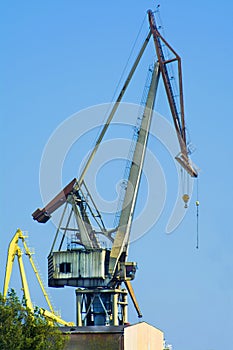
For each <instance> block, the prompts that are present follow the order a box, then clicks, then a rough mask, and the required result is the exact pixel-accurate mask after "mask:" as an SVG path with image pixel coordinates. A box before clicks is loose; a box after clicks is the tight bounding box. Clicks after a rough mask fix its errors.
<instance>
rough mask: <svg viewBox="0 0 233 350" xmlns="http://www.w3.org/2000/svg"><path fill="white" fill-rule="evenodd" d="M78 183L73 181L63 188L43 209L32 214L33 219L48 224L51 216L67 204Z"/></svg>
mask: <svg viewBox="0 0 233 350" xmlns="http://www.w3.org/2000/svg"><path fill="white" fill-rule="evenodd" d="M75 183H76V179H73V180H72V181H71V182H70V183H69V184H68V185H67V186H66V187H64V188H63V190H62V191H61V192H59V193H58V195H56V197H54V198H53V199H52V200H51V201H50V202H49V203H48V204H47V205H46V206H45V207H44V208H43V209H37V210H35V211H34V213H32V217H33V219H34V220H36V221H38V222H41V223H46V222H47V221H48V220H49V219H50V217H51V214H52V213H53V212H54V211H55V210H56V209H58V208H59V207H60V206H62V204H64V203H65V201H66V199H67V196H68V195H69V194H70V192H71V191H72V190H73V187H74V184H75Z"/></svg>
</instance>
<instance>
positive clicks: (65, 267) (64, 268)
mask: <svg viewBox="0 0 233 350" xmlns="http://www.w3.org/2000/svg"><path fill="white" fill-rule="evenodd" d="M60 272H61V273H70V272H71V263H67V262H63V263H61V264H60Z"/></svg>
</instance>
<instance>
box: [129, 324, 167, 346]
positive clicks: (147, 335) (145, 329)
mask: <svg viewBox="0 0 233 350" xmlns="http://www.w3.org/2000/svg"><path fill="white" fill-rule="evenodd" d="M163 341H164V336H163V332H162V331H160V330H159V329H157V328H155V327H153V326H151V325H149V324H148V323H146V322H141V323H137V324H135V325H132V326H129V327H126V328H125V329H124V350H163Z"/></svg>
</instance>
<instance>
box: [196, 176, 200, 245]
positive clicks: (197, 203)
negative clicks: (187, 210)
mask: <svg viewBox="0 0 233 350" xmlns="http://www.w3.org/2000/svg"><path fill="white" fill-rule="evenodd" d="M196 207H197V245H196V248H197V249H198V248H199V188H198V178H197V200H196Z"/></svg>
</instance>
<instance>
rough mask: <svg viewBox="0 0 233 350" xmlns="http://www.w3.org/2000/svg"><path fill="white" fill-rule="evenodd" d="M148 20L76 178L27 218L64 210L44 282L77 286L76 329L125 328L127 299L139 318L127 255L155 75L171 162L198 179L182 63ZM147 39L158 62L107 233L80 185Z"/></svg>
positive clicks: (46, 217)
mask: <svg viewBox="0 0 233 350" xmlns="http://www.w3.org/2000/svg"><path fill="white" fill-rule="evenodd" d="M148 20H149V34H148V35H147V37H146V39H145V41H144V43H143V45H142V48H141V50H140V51H139V53H138V55H137V57H136V59H135V62H134V64H133V66H132V68H131V70H130V72H129V74H128V76H127V79H126V81H125V83H124V85H123V88H122V90H121V91H120V94H119V96H118V98H117V100H116V102H115V103H114V105H113V107H112V110H111V111H110V114H109V116H108V119H107V121H106V124H105V125H104V127H103V129H102V131H101V133H100V135H99V138H98V139H97V142H96V144H95V146H94V148H93V150H92V151H91V153H90V156H89V158H88V160H87V162H86V164H85V166H84V169H83V171H82V173H81V175H80V177H79V178H74V179H73V180H72V181H71V182H70V183H69V184H68V185H67V186H65V187H64V188H63V190H62V191H61V192H60V193H58V194H57V196H56V197H55V198H53V199H52V200H51V201H50V202H49V203H48V204H47V205H46V206H45V207H44V208H43V209H37V210H36V211H35V212H34V213H33V214H32V216H33V218H34V220H36V221H38V222H40V223H46V222H47V221H48V220H49V219H50V217H51V215H52V213H53V212H54V211H55V210H57V209H58V208H59V207H61V206H63V208H64V209H63V213H62V215H61V219H60V223H59V226H58V228H57V231H56V234H55V238H54V241H53V244H52V247H51V250H50V253H49V256H48V284H49V286H50V287H57V288H59V287H64V286H72V287H75V288H76V310H77V326H78V327H83V326H101V325H113V326H118V325H124V324H126V323H127V322H128V319H127V306H128V301H127V297H128V295H129V296H130V297H131V299H132V301H133V304H134V306H135V308H136V311H137V314H138V316H139V317H141V316H142V315H141V311H140V308H139V305H138V303H137V300H136V297H135V294H134V291H133V288H132V285H131V281H132V280H133V279H134V277H135V273H136V262H131V261H128V260H127V256H128V249H129V240H130V232H131V226H132V222H133V216H134V211H135V205H136V201H137V195H138V190H139V185H140V179H141V175H142V169H143V163H144V158H145V154H146V147H147V141H148V136H149V131H150V124H151V119H152V115H153V107H154V102H155V98H156V92H157V87H158V83H159V78H160V76H161V77H162V81H163V83H164V86H165V91H166V94H167V98H168V102H169V106H170V110H171V115H172V119H173V122H174V128H175V131H176V134H177V138H178V142H179V145H180V153H179V154H178V155H177V157H176V159H177V161H178V162H179V163H180V164H181V166H182V167H183V168H184V169H185V170H186V171H187V172H188V174H189V175H191V176H192V177H197V171H196V170H195V168H194V167H193V166H192V164H191V161H190V159H189V153H188V147H187V143H186V128H185V118H184V104H183V90H182V73H181V59H180V57H179V55H178V54H177V53H176V52H175V50H174V49H173V48H172V47H171V45H169V44H168V43H167V41H166V40H165V39H164V38H163V37H162V35H161V34H160V32H159V31H158V28H157V25H156V21H155V17H154V14H153V12H152V11H151V10H149V11H148ZM151 37H152V38H153V41H154V45H155V51H156V56H157V59H156V61H155V62H154V63H153V68H152V69H150V79H149V86H148V91H147V98H146V102H145V105H144V111H143V115H142V118H141V123H140V125H139V127H138V132H137V139H136V142H135V146H134V152H133V156H132V159H131V160H130V171H129V175H128V179H127V186H126V190H125V195H124V200H123V204H122V209H121V212H120V217H119V221H118V224H117V226H116V227H114V228H111V229H107V228H106V227H105V224H104V220H103V218H102V216H101V213H100V212H99V210H98V206H97V205H96V203H95V202H94V199H93V198H92V195H91V193H90V192H89V190H88V187H87V185H86V183H85V175H86V172H87V171H88V169H89V167H90V164H91V162H92V160H93V158H94V157H95V154H96V152H97V151H98V148H99V146H100V144H101V142H102V140H103V138H104V135H105V133H106V131H107V129H108V127H109V125H110V123H111V121H112V119H113V117H114V114H115V113H116V111H117V108H118V106H119V103H120V102H121V100H122V98H123V96H124V93H125V91H126V89H127V87H128V85H129V83H130V81H131V79H132V76H133V75H134V72H135V70H136V68H137V66H138V63H139V61H140V59H141V57H142V55H143V53H144V51H145V49H146V47H147V44H148V42H149V40H150V38H151ZM164 48H166V51H169V53H170V58H169V59H168V58H167V57H166V55H165V51H164ZM170 64H177V72H178V82H179V98H178V101H177V99H175V94H174V91H173V87H172V84H171V77H170V75H169V70H168V66H169V65H170ZM71 223H72V224H71ZM93 223H95V225H97V226H98V231H96V230H95V229H94V228H93ZM101 236H102V237H104V239H105V240H107V241H108V242H109V247H108V248H106V246H105V245H103V244H102V243H101V239H100V237H101ZM65 238H66V239H65Z"/></svg>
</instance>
